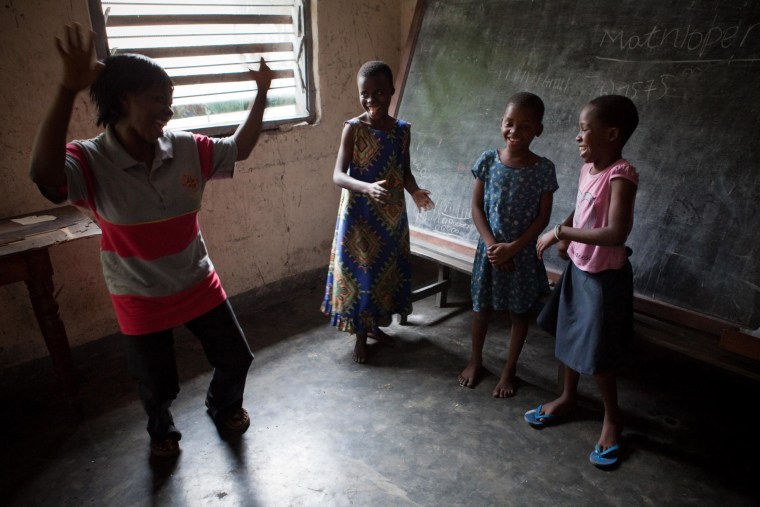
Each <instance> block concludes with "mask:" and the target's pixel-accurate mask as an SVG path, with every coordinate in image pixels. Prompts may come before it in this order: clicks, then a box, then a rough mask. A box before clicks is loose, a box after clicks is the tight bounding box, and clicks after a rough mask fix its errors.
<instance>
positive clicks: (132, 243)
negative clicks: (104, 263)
mask: <svg viewBox="0 0 760 507" xmlns="http://www.w3.org/2000/svg"><path fill="white" fill-rule="evenodd" d="M98 225H100V229H101V230H102V231H103V236H102V239H101V242H100V248H101V249H102V250H105V251H108V252H115V253H116V255H118V256H119V257H137V258H138V259H145V260H152V259H158V258H160V257H164V256H166V255H173V254H176V253H178V252H181V251H182V250H184V249H185V248H187V246H188V245H189V244H190V243H191V242H193V241H194V240H195V238H197V237H198V232H199V231H200V227H199V226H198V213H197V212H196V211H193V212H191V213H187V214H185V215H180V216H178V217H174V218H170V219H168V220H161V221H159V222H148V223H143V224H132V225H117V224H112V223H110V222H107V221H106V220H103V219H102V218H101V219H100V220H99V221H98Z"/></svg>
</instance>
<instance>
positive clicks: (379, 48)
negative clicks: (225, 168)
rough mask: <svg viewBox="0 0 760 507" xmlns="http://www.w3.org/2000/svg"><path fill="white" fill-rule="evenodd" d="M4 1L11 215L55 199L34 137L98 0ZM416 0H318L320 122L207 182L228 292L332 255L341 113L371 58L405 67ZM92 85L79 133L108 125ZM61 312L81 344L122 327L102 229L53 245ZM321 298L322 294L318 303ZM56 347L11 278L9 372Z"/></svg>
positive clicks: (4, 212)
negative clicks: (75, 30) (99, 120)
mask: <svg viewBox="0 0 760 507" xmlns="http://www.w3.org/2000/svg"><path fill="white" fill-rule="evenodd" d="M4 4H5V5H4V8H3V9H1V10H0V75H1V76H2V79H0V111H1V113H0V119H1V120H2V121H0V147H1V148H0V149H1V150H2V157H0V178H1V179H2V189H0V196H1V198H0V216H12V215H18V214H24V213H30V212H34V211H39V210H43V209H46V208H49V207H51V206H52V205H51V204H50V203H49V202H48V201H46V200H45V199H44V198H43V197H42V196H41V195H40V194H39V192H38V191H37V189H36V187H35V186H34V185H33V184H32V183H31V182H30V180H29V178H28V176H27V164H28V158H29V154H30V149H31V143H32V139H33V137H34V134H35V132H36V129H37V125H38V122H39V121H40V120H41V118H42V117H43V115H44V113H45V111H46V109H47V106H48V103H49V100H50V98H51V97H52V93H53V91H54V89H55V87H56V86H57V85H58V82H59V79H58V77H59V75H60V64H59V59H58V55H57V53H56V50H55V46H54V44H53V38H54V37H55V36H60V35H61V34H62V33H63V28H62V27H63V24H64V23H70V22H75V21H76V22H79V23H81V24H82V25H83V26H89V18H88V13H87V0H67V1H59V0H6V1H5V2H4ZM414 5H415V1H414V0H363V1H361V2H357V1H355V0H313V1H312V28H313V30H314V60H315V81H316V88H317V111H318V121H317V123H316V124H314V125H309V126H301V127H296V128H293V129H291V130H289V131H279V130H277V131H267V132H265V133H264V134H263V135H262V137H261V138H260V140H259V144H258V145H257V147H256V149H255V150H254V152H253V154H252V156H251V158H249V159H248V160H247V161H245V162H241V163H239V164H238V166H237V171H236V176H235V178H234V179H233V180H230V181H215V182H213V183H212V184H211V185H209V186H208V187H207V190H206V195H205V196H204V201H203V209H202V211H201V214H200V221H201V227H202V230H203V234H204V238H205V240H206V244H207V246H208V248H209V251H210V255H211V258H212V260H213V261H214V264H215V266H216V269H217V271H218V272H219V274H220V277H221V279H222V282H223V284H224V286H225V289H226V290H227V292H228V294H229V295H236V294H240V293H243V292H246V291H249V290H252V289H256V288H259V287H263V286H266V285H268V284H272V283H274V282H277V281H278V280H282V279H285V278H288V277H292V276H294V275H298V274H299V273H303V272H307V271H311V270H314V269H318V268H320V267H323V266H326V263H327V260H328V256H329V250H330V245H331V241H332V233H333V230H334V226H335V215H336V211H337V206H338V200H339V189H338V188H337V187H335V185H333V183H332V168H333V164H334V161H335V156H336V154H337V147H338V142H339V139H340V131H341V128H342V123H343V121H344V120H345V119H347V118H349V117H351V116H354V115H356V114H358V113H359V112H360V110H359V105H358V100H357V98H358V96H357V91H356V84H355V74H356V70H357V69H358V68H359V66H360V65H361V64H362V63H363V62H364V61H366V60H370V59H382V60H385V61H386V62H388V64H389V65H390V66H391V68H393V69H394V70H395V69H397V68H398V64H399V61H400V56H401V55H400V53H401V49H402V48H403V45H404V43H405V41H406V37H407V32H408V23H409V22H410V21H411V14H412V12H413V11H414ZM94 118H95V111H94V108H93V106H92V105H91V104H90V102H89V99H87V97H86V96H85V94H82V95H81V96H80V97H79V99H78V100H77V103H76V105H75V109H74V113H73V117H72V120H71V124H70V127H69V133H68V138H69V139H76V138H89V137H93V136H95V135H97V133H98V129H97V128H96V126H95V122H94ZM51 257H52V262H53V267H54V269H55V276H54V283H55V287H56V293H57V298H58V302H59V305H60V313H61V316H62V318H63V320H64V323H65V325H66V330H67V333H68V336H69V341H70V343H71V345H72V346H77V345H81V344H84V343H86V342H89V341H92V340H95V339H98V338H100V337H102V336H105V335H109V334H112V333H115V332H117V331H118V327H117V325H116V320H115V317H114V314H113V310H112V309H111V303H110V299H109V296H108V293H107V291H106V289H105V284H104V283H103V280H102V275H101V271H100V264H99V253H98V239H86V240H79V241H76V242H72V243H69V244H63V245H59V246H56V247H54V248H53V249H51ZM319 303H320V302H319V301H314V306H315V309H316V308H318V306H319ZM46 355H47V349H46V348H45V345H44V342H43V340H42V337H41V335H40V331H39V328H38V327H37V323H36V321H35V319H34V315H33V313H32V309H31V306H30V304H29V299H28V295H27V292H26V287H25V286H24V284H20V283H16V284H10V285H5V286H0V371H1V370H2V369H3V368H7V367H9V366H13V365H16V364H19V363H22V362H26V361H29V360H32V359H35V358H38V357H43V356H46Z"/></svg>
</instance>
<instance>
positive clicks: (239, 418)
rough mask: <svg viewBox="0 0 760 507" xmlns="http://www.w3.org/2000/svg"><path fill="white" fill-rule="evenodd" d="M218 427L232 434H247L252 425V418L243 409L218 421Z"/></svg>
mask: <svg viewBox="0 0 760 507" xmlns="http://www.w3.org/2000/svg"><path fill="white" fill-rule="evenodd" d="M217 425H218V426H220V427H221V428H222V429H224V430H226V431H229V432H231V433H245V432H246V430H247V429H248V427H249V426H250V425H251V417H250V416H249V415H248V411H247V410H246V409H244V408H242V407H241V408H240V409H238V410H235V411H234V412H232V413H231V414H230V415H229V416H227V417H226V418H224V419H222V420H220V421H218V422H217Z"/></svg>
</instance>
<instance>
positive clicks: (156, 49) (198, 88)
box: [89, 0, 313, 134]
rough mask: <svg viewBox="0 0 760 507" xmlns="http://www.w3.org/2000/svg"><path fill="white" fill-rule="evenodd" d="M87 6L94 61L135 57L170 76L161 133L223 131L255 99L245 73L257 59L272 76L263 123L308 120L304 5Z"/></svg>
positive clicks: (130, 1)
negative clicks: (167, 118) (168, 113)
mask: <svg viewBox="0 0 760 507" xmlns="http://www.w3.org/2000/svg"><path fill="white" fill-rule="evenodd" d="M89 1H90V16H91V18H92V23H93V29H94V30H95V32H97V33H98V34H99V38H98V48H97V49H98V56H99V58H101V59H102V58H104V57H105V56H106V55H107V54H112V53H140V54H143V55H146V56H149V57H151V58H154V59H155V60H156V61H157V62H158V63H159V64H160V65H161V66H162V67H163V68H164V69H166V71H167V73H168V74H169V76H171V78H172V80H173V81H174V105H173V108H174V118H173V119H172V120H171V122H169V125H168V127H169V128H171V129H180V130H193V131H203V132H206V133H209V134H214V133H224V132H230V131H231V130H232V129H231V127H233V126H236V125H238V124H239V123H240V122H241V121H242V120H243V119H244V118H245V115H246V113H247V110H248V107H249V104H250V102H251V101H252V100H253V98H254V97H255V94H256V84H255V82H254V81H253V80H251V78H250V74H249V73H248V71H247V69H248V67H252V68H254V69H258V62H259V59H260V58H261V57H262V56H263V57H264V59H265V60H266V61H267V64H268V65H269V66H270V68H271V69H272V70H274V71H275V77H274V80H273V81H272V86H271V88H270V90H269V93H268V95H267V109H266V111H265V113H264V122H265V124H266V125H267V126H275V125H280V124H284V123H296V122H300V121H311V120H313V114H312V111H313V106H312V98H313V92H312V90H313V87H312V84H311V79H310V77H311V71H310V68H309V66H310V65H311V62H310V59H311V56H310V33H309V30H310V25H309V22H308V15H309V12H308V0H269V1H265V0H115V1H107V0H89ZM102 34H105V35H106V37H103V36H102Z"/></svg>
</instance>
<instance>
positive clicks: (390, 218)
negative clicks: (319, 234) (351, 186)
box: [321, 118, 412, 333]
mask: <svg viewBox="0 0 760 507" xmlns="http://www.w3.org/2000/svg"><path fill="white" fill-rule="evenodd" d="M346 123H347V124H348V125H350V126H351V130H352V131H353V137H354V153H353V160H352V161H351V163H350V164H349V167H348V174H349V175H350V176H351V177H353V178H356V179H358V180H361V181H367V182H375V181H379V180H386V181H387V185H386V188H387V189H388V190H389V192H390V195H391V197H390V200H389V202H388V203H387V204H380V203H378V202H376V201H374V200H372V199H371V198H370V197H369V196H367V195H364V194H359V193H356V192H352V191H350V190H347V189H343V192H342V193H341V198H340V207H339V209H338V221H337V224H336V226H335V236H334V239H333V245H332V252H331V254H330V266H329V270H328V273H327V284H326V287H325V297H324V300H323V302H322V307H321V309H322V312H323V313H325V314H326V315H329V316H330V317H331V324H332V325H333V326H336V327H337V328H338V329H339V330H341V331H346V332H349V333H357V332H358V333H364V332H368V331H372V330H374V329H375V328H376V327H385V326H389V325H390V324H391V320H392V317H393V314H396V313H397V314H400V315H402V316H407V315H409V314H410V313H411V311H412V302H411V253H410V250H409V222H408V219H407V216H406V203H405V200H404V170H405V163H406V162H405V161H406V160H408V156H406V154H407V153H408V151H409V135H410V131H411V126H410V125H409V123H406V122H404V121H403V120H397V121H396V124H395V125H394V126H393V128H392V129H391V130H390V131H387V132H386V131H383V130H376V129H373V128H371V127H370V126H369V125H366V124H365V123H362V122H361V121H359V120H358V119H357V118H353V119H351V120H348V121H347V122H346ZM409 170H410V169H409Z"/></svg>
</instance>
